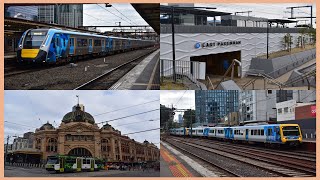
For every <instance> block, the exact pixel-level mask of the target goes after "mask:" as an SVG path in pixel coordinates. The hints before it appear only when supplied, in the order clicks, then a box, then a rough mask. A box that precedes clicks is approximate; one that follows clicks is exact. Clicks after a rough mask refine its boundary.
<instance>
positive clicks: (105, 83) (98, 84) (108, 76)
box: [74, 48, 156, 90]
mask: <svg viewBox="0 0 320 180" xmlns="http://www.w3.org/2000/svg"><path fill="white" fill-rule="evenodd" d="M155 50H156V48H155V49H152V50H151V51H149V52H148V53H146V54H143V55H141V56H139V57H136V58H134V59H132V60H130V61H128V62H125V63H123V64H121V65H118V66H116V67H114V68H112V69H110V70H108V71H106V72H104V73H103V74H101V75H99V76H97V77H95V78H93V79H91V80H90V81H88V82H86V83H84V84H82V85H80V86H78V87H76V88H74V90H84V89H86V90H88V89H109V88H110V87H111V86H112V85H113V84H114V83H116V82H117V81H118V80H119V79H120V78H121V77H123V76H124V75H125V74H126V73H127V72H129V71H130V70H131V69H132V68H134V67H135V66H136V65H138V64H139V63H140V61H142V60H143V58H144V57H146V56H148V55H149V54H151V53H152V52H154V51H155Z"/></svg>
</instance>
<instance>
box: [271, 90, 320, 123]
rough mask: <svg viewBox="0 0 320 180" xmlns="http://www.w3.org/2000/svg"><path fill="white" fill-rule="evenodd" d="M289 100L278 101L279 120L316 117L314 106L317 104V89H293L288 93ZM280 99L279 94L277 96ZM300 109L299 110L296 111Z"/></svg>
mask: <svg viewBox="0 0 320 180" xmlns="http://www.w3.org/2000/svg"><path fill="white" fill-rule="evenodd" d="M278 93H279V94H286V93H284V92H278ZM287 94H288V95H289V96H288V100H286V101H285V100H284V99H283V98H279V99H282V100H283V101H280V102H277V104H276V108H277V121H278V122H282V121H290V120H296V119H297V118H296V115H297V116H298V117H299V118H298V119H308V118H312V117H315V116H314V113H315V112H313V109H312V108H313V107H315V105H316V102H315V101H316V93H315V91H300V90H293V91H289V92H288V93H287ZM277 99H278V96H277ZM299 109H300V111H299ZM296 110H298V112H297V111H296Z"/></svg>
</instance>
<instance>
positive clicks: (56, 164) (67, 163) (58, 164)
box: [45, 155, 104, 173]
mask: <svg viewBox="0 0 320 180" xmlns="http://www.w3.org/2000/svg"><path fill="white" fill-rule="evenodd" d="M45 168H46V170H47V171H55V172H57V173H58V172H81V171H99V170H101V169H104V163H103V161H102V160H100V159H97V158H92V157H90V158H89V157H75V156H64V155H56V156H48V159H47V164H46V166H45Z"/></svg>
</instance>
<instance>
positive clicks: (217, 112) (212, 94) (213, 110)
mask: <svg viewBox="0 0 320 180" xmlns="http://www.w3.org/2000/svg"><path fill="white" fill-rule="evenodd" d="M195 101H196V102H195V104H196V122H197V124H198V125H203V124H209V123H219V122H220V120H221V118H223V117H224V116H226V115H227V114H229V113H230V112H238V111H239V109H238V107H239V91H235V90H229V91H226V90H208V91H195Z"/></svg>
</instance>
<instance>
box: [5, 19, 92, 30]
mask: <svg viewBox="0 0 320 180" xmlns="http://www.w3.org/2000/svg"><path fill="white" fill-rule="evenodd" d="M4 24H5V25H4V31H5V32H11V33H15V32H24V31H26V30H27V29H32V28H60V29H69V30H76V31H80V32H87V33H97V32H95V31H90V30H85V29H79V28H73V27H67V26H63V25H58V24H47V23H43V22H38V21H30V20H25V19H18V18H11V17H5V18H4Z"/></svg>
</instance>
